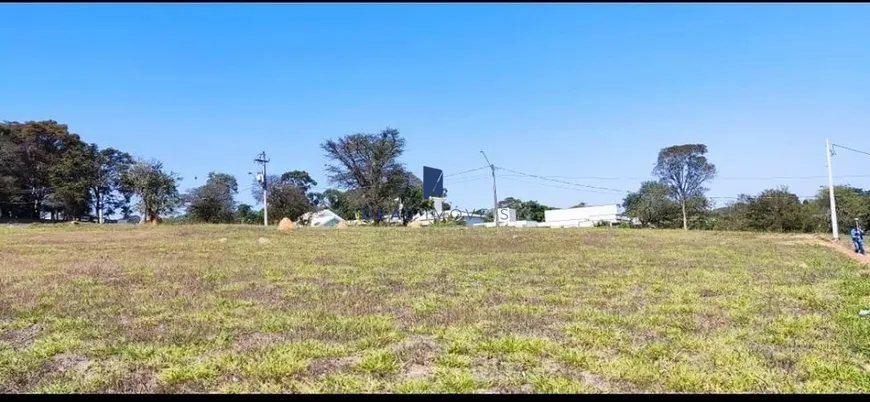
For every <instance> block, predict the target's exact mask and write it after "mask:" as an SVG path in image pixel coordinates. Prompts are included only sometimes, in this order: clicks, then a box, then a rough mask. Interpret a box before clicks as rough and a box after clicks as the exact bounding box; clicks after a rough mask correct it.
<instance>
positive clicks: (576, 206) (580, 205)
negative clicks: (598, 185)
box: [571, 202, 589, 208]
mask: <svg viewBox="0 0 870 402" xmlns="http://www.w3.org/2000/svg"><path fill="white" fill-rule="evenodd" d="M587 206H589V205H588V204H586V203H585V202H581V203H579V204H577V205H574V206H573V207H571V208H583V207H587Z"/></svg>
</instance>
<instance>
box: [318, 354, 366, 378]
mask: <svg viewBox="0 0 870 402" xmlns="http://www.w3.org/2000/svg"><path fill="white" fill-rule="evenodd" d="M359 361H360V358H359V356H347V357H338V358H332V359H317V360H315V361H313V362H311V364H310V365H309V366H308V374H309V375H311V376H314V377H316V378H320V377H323V376H326V375H329V374H335V373H337V372H342V371H348V370H349V369H350V368H351V367H353V366H354V365H355V364H357V363H359Z"/></svg>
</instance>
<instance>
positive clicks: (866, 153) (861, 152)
mask: <svg viewBox="0 0 870 402" xmlns="http://www.w3.org/2000/svg"><path fill="white" fill-rule="evenodd" d="M833 147H837V148H843V149H845V150H847V151H852V152H857V153H859V154H864V155H870V152H866V151H859V150H857V149H854V148H849V147H845V146H842V145H839V144H831V148H833Z"/></svg>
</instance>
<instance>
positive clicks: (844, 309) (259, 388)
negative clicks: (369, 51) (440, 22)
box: [0, 225, 870, 393]
mask: <svg viewBox="0 0 870 402" xmlns="http://www.w3.org/2000/svg"><path fill="white" fill-rule="evenodd" d="M261 237H263V238H267V239H269V241H270V242H269V243H267V244H261V243H260V242H259V241H258V239H259V238H261ZM866 269H867V268H866V267H865V266H863V265H861V264H860V263H859V262H857V261H855V260H853V259H850V258H849V257H848V256H845V255H843V254H841V253H839V252H837V251H836V250H833V249H831V248H827V247H824V246H821V245H818V244H817V243H816V242H814V240H813V239H811V238H806V237H797V236H785V235H783V236H775V235H761V234H757V235H756V234H739V233H701V232H689V233H683V232H679V231H643V230H617V229H589V230H571V229H562V230H553V229H540V230H519V229H517V230H510V229H506V230H498V231H496V230H489V229H469V230H466V229H460V228H440V229H434V228H429V229H422V230H419V229H418V230H414V229H405V228H401V229H397V228H393V229H389V228H384V229H375V228H352V229H349V230H343V231H340V230H314V229H309V230H297V231H295V232H293V233H289V234H288V233H281V232H278V231H277V230H275V229H274V228H273V229H271V230H266V229H263V228H257V227H239V226H161V227H135V226H126V227H123V226H116V227H100V228H98V227H96V226H91V225H78V226H70V225H58V226H56V227H51V226H48V225H46V226H39V225H37V226H29V227H28V226H23V225H22V226H14V227H13V226H4V227H0V392H7V393H8V392H459V393H473V392H497V393H498V392H570V393H575V392H579V393H594V392H867V391H870V319H866V318H859V317H858V315H857V312H858V310H860V309H862V308H867V307H868V306H870V299H868V298H867V296H870V278H868V277H867V276H866V275H864V274H862V272H864V273H866V271H864V270H866Z"/></svg>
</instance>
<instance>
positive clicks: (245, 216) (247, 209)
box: [236, 204, 263, 225]
mask: <svg viewBox="0 0 870 402" xmlns="http://www.w3.org/2000/svg"><path fill="white" fill-rule="evenodd" d="M262 221H263V218H262V217H259V218H258V214H257V213H256V212H254V208H253V207H252V206H250V205H248V204H239V206H238V207H237V208H236V222H238V223H241V224H244V225H250V224H252V223H257V222H262Z"/></svg>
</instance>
